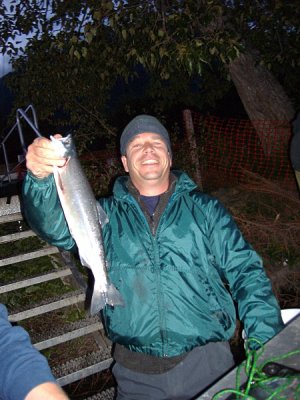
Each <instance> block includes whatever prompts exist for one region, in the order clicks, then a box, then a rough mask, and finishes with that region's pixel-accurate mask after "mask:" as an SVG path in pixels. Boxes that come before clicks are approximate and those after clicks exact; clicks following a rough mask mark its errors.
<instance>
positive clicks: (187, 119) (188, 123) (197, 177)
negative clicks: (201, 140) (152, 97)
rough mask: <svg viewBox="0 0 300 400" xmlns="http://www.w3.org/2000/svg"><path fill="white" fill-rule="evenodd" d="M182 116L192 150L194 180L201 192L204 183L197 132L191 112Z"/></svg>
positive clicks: (184, 111) (185, 112) (186, 112)
mask: <svg viewBox="0 0 300 400" xmlns="http://www.w3.org/2000/svg"><path fill="white" fill-rule="evenodd" d="M182 116H183V122H184V128H185V133H186V137H187V140H188V143H189V146H190V150H191V161H192V164H193V167H194V176H193V179H194V181H195V182H196V183H197V185H198V186H199V188H200V189H201V190H203V183H202V178H201V172H200V162H199V155H198V149H197V143H196V137H195V130H194V124H193V119H192V113H191V110H183V112H182Z"/></svg>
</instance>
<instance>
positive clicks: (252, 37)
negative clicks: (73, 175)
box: [0, 0, 300, 144]
mask: <svg viewBox="0 0 300 400" xmlns="http://www.w3.org/2000/svg"><path fill="white" fill-rule="evenodd" d="M0 16H2V17H3V18H2V19H1V18H0V38H1V39H0V45H1V46H2V51H6V52H7V53H10V54H12V56H14V57H15V61H14V67H15V68H16V71H17V74H15V75H14V77H13V78H12V79H11V85H12V87H13V88H14V89H15V91H16V93H17V94H18V98H17V104H18V106H20V105H23V106H26V105H27V104H28V103H33V104H34V105H35V107H36V108H37V111H38V115H39V118H41V119H42V121H43V122H44V123H43V129H44V130H49V129H53V128H52V126H49V123H50V122H52V123H53V121H54V122H55V126H56V127H57V128H58V129H61V130H67V129H68V128H69V127H72V129H73V130H74V131H75V132H76V135H78V138H79V141H81V142H85V143H87V144H88V142H89V141H91V140H92V139H93V138H94V137H98V138H100V139H98V140H99V141H100V142H102V141H103V139H101V138H103V137H106V138H108V137H111V136H112V137H114V135H115V134H116V130H117V128H119V127H120V124H121V123H122V124H123V119H126V120H128V117H127V116H131V115H133V114H134V113H136V112H154V113H155V114H166V113H167V112H168V111H169V110H170V109H174V108H175V109H176V108H177V109H180V108H181V107H182V105H184V106H185V107H197V108H198V109H201V108H202V107H205V106H207V105H213V104H214V103H215V101H216V100H217V99H218V98H220V97H222V96H223V95H224V93H225V92H226V91H227V90H228V89H229V88H230V83H229V81H228V80H227V79H228V72H227V66H228V64H229V63H230V62H231V61H232V60H234V58H235V57H236V56H238V55H239V54H240V52H243V51H247V49H249V48H255V49H256V50H257V51H259V52H260V54H261V63H263V64H264V65H266V67H267V68H269V69H270V70H271V71H272V72H273V73H274V74H275V75H276V76H277V78H278V79H280V80H281V82H282V83H283V84H284V85H285V88H286V89H287V90H288V92H289V95H290V96H291V97H292V98H293V99H294V102H295V103H296V104H299V98H298V96H299V94H298V92H297V90H296V87H297V82H298V79H299V78H298V76H297V74H296V71H297V68H299V52H298V50H297V49H299V40H300V39H299V27H298V26H299V25H298V24H297V21H298V20H299V7H297V6H294V4H292V2H289V1H280V0H276V1H260V2H258V1H255V2H252V1H234V0H232V1H230V0H210V1H203V0H186V1H182V0H176V1H168V0H160V1H158V0H152V1H148V0H147V1H146V0H140V1H136V0H134V1H133V0H128V1H122V0H120V1H110V0H105V1H101V2H99V1H96V0H87V1H82V0H79V1H76V2H66V1H62V0H49V1H47V2H43V1H36V0H35V1H33V0H31V1H28V2H23V1H20V0H12V1H11V2H10V7H9V8H6V6H5V5H2V6H1V8H0ZM19 33H23V34H26V35H28V36H29V40H28V45H27V47H26V48H25V49H24V52H23V54H21V55H20V52H17V46H16V44H14V43H13V40H14V38H15V36H16V35H17V34H19ZM145 80H146V84H145V86H144V87H143V88H142V89H141V88H140V83H141V81H143V82H145ZM134 84H136V85H137V86H138V87H137V88H136V90H135V92H134V94H133V96H132V97H130V98H129V99H128V98H127V99H126V97H125V96H120V97H121V98H120V97H119V89H120V87H123V88H124V91H123V94H126V92H127V91H128V90H129V89H128V88H132V86H133V85H134ZM141 98H143V99H142V100H141ZM114 106H115V107H116V109H115V110H114ZM112 110H114V111H115V113H113V112H112ZM120 110H121V111H120ZM121 113H123V115H122V118H121V119H119V116H120V114H121ZM116 116H117V118H116ZM112 126H113V127H114V128H111V127H112ZM82 137H84V138H85V139H84V140H80V139H81V138H82Z"/></svg>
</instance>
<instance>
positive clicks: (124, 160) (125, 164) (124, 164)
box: [121, 156, 129, 172]
mask: <svg viewBox="0 0 300 400" xmlns="http://www.w3.org/2000/svg"><path fill="white" fill-rule="evenodd" d="M121 161H122V164H123V167H124V169H125V171H126V172H129V170H128V165H127V157H126V156H122V157H121Z"/></svg>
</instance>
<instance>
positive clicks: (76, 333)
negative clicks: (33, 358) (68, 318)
mask: <svg viewBox="0 0 300 400" xmlns="http://www.w3.org/2000/svg"><path fill="white" fill-rule="evenodd" d="M101 329H103V325H102V324H101V322H100V321H98V322H95V323H93V324H90V325H87V326H85V327H83V328H78V329H75V330H73V331H70V332H66V333H64V334H62V335H59V336H55V337H52V338H50V339H47V340H43V341H42V342H39V343H35V344H34V347H35V348H36V349H38V350H44V349H47V348H49V347H52V346H56V345H58V344H61V343H65V342H68V341H69V340H73V339H76V338H79V337H81V336H85V335H88V334H90V333H93V332H97V331H100V330H101Z"/></svg>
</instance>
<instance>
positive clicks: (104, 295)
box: [90, 284, 125, 315]
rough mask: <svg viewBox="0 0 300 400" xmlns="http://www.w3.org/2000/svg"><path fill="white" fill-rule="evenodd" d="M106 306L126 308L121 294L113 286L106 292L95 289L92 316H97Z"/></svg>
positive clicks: (110, 285) (91, 309) (109, 286)
mask: <svg viewBox="0 0 300 400" xmlns="http://www.w3.org/2000/svg"><path fill="white" fill-rule="evenodd" d="M106 304H109V305H110V306H124V304H125V303H124V300H123V298H122V296H121V294H120V292H119V291H118V290H117V289H116V288H115V286H114V285H113V284H109V285H108V286H107V290H106V291H105V292H100V291H99V290H95V288H94V292H93V296H92V301H91V307H90V313H91V315H95V314H97V313H98V312H99V311H101V310H102V309H103V308H104V307H105V305H106Z"/></svg>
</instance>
